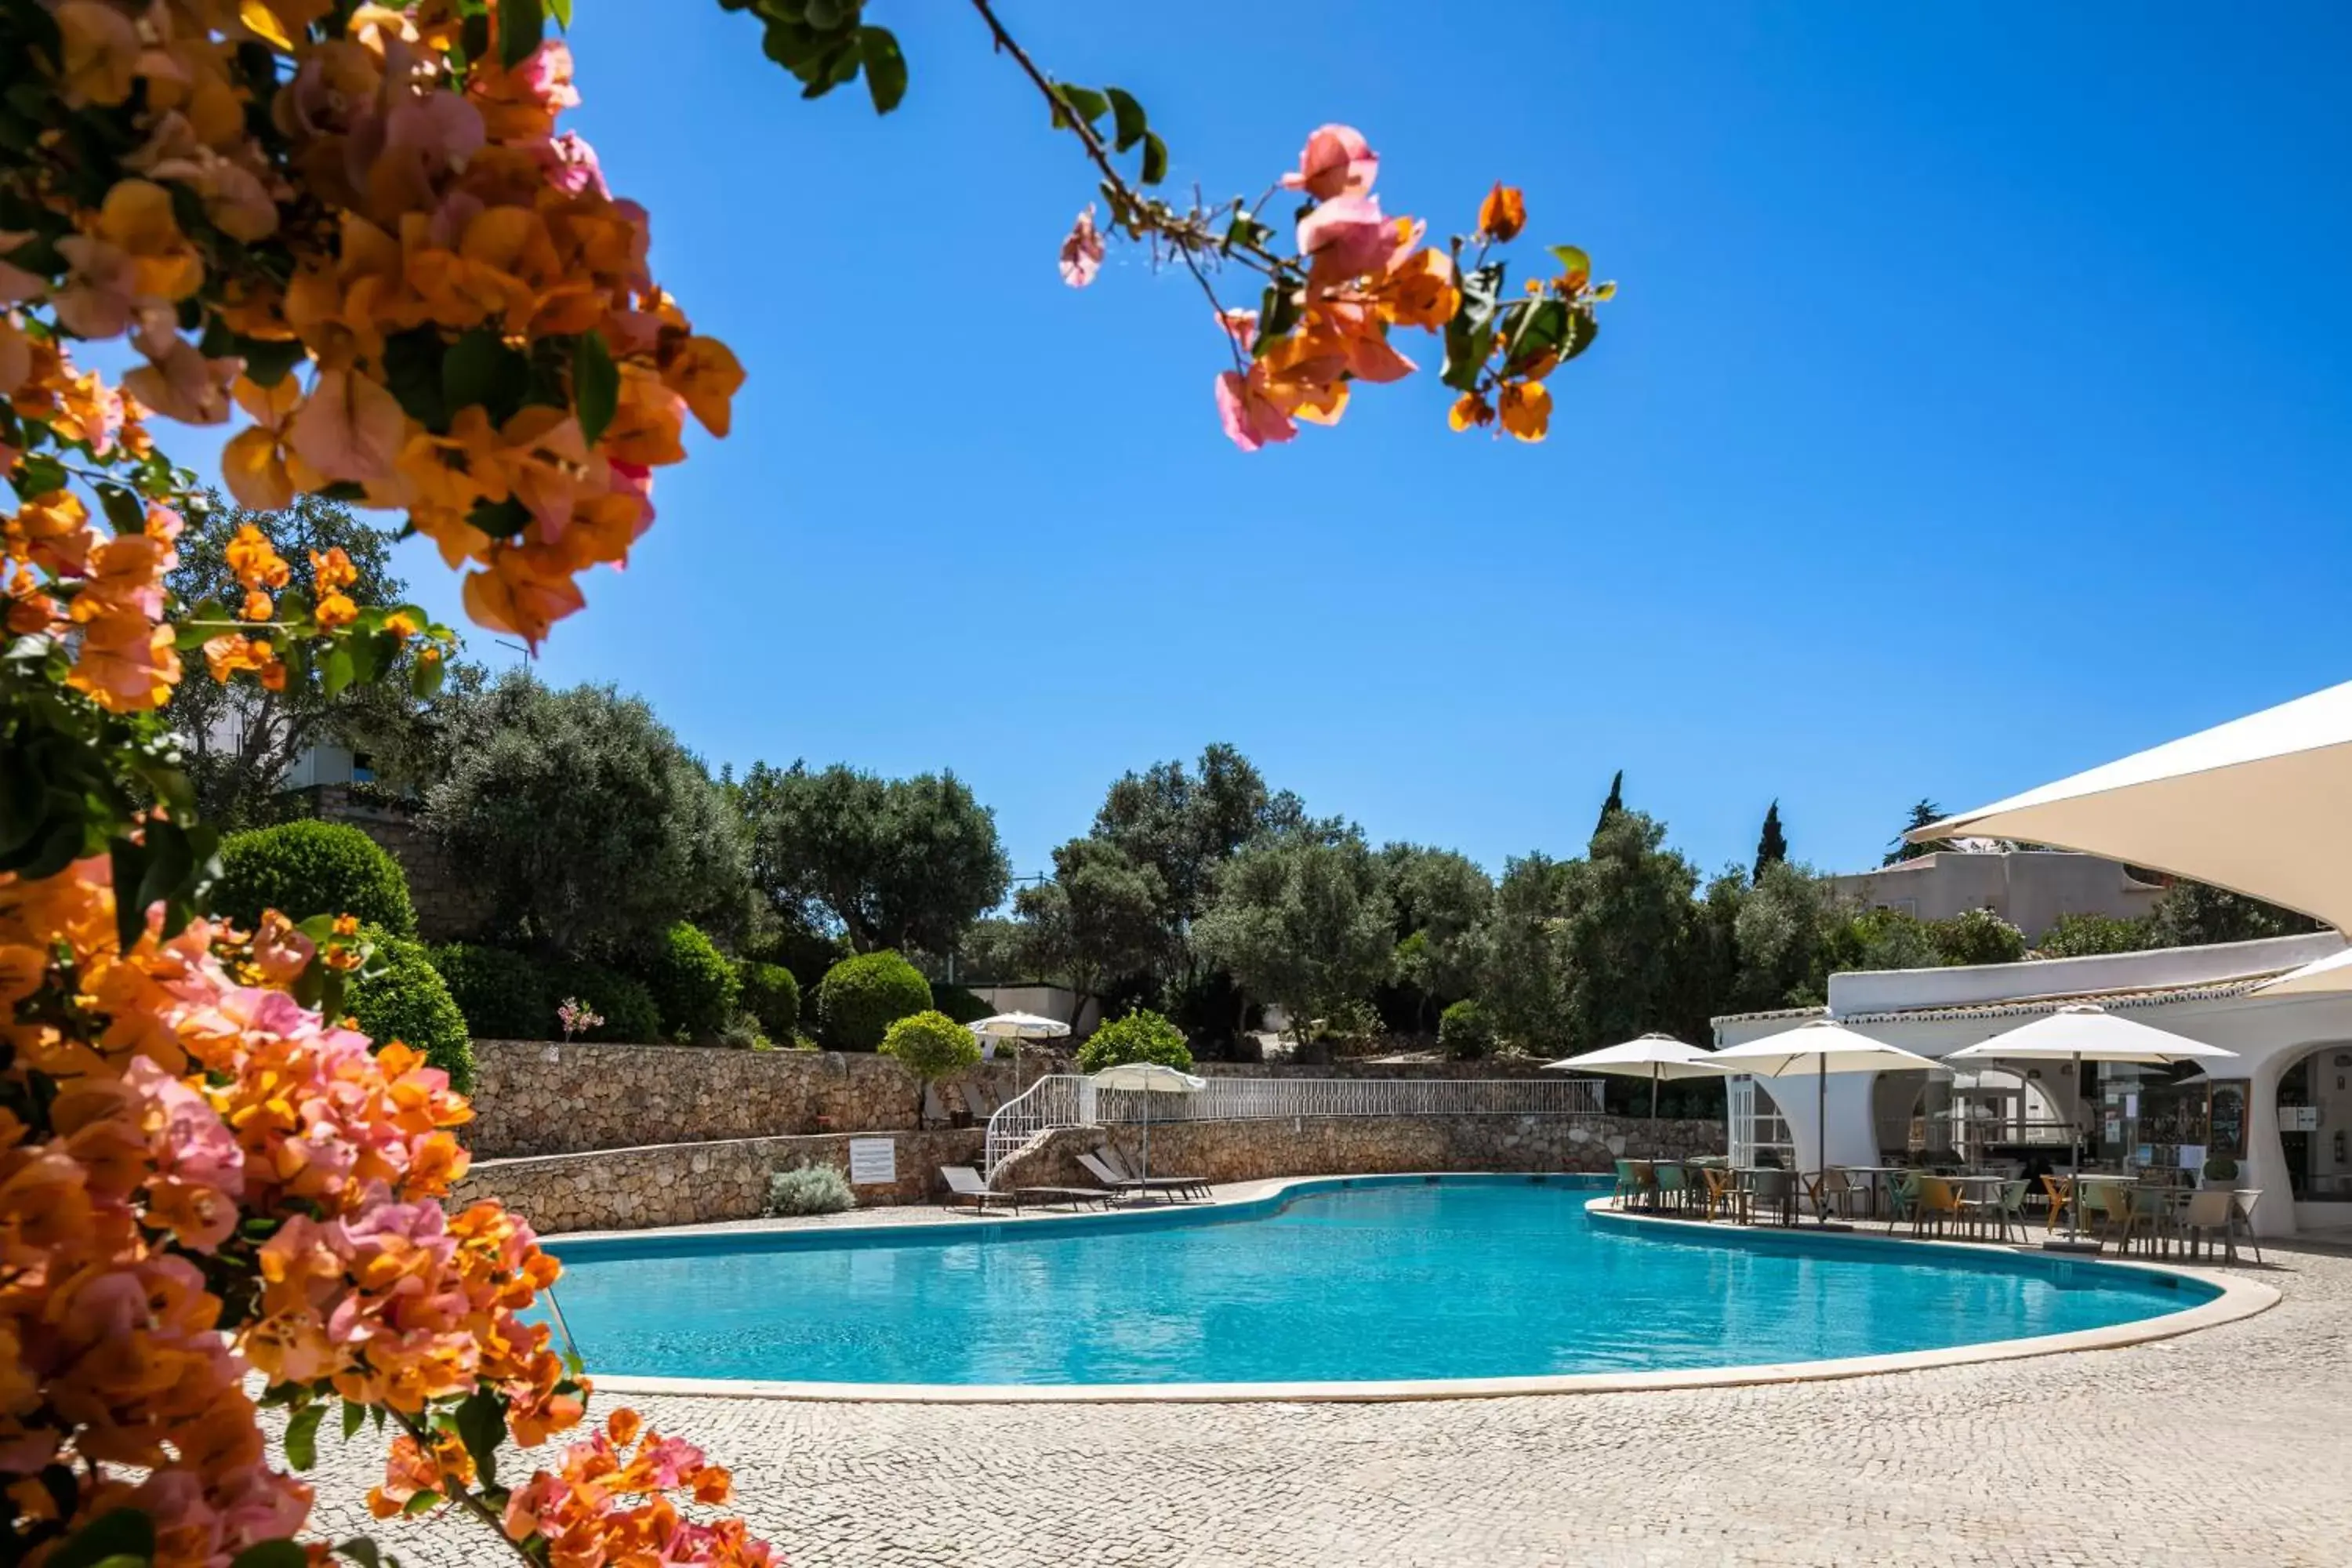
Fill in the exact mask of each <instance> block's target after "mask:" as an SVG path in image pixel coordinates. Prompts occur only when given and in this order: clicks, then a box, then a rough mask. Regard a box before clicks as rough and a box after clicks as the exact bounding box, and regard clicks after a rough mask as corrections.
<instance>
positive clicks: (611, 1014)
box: [541, 960, 662, 1046]
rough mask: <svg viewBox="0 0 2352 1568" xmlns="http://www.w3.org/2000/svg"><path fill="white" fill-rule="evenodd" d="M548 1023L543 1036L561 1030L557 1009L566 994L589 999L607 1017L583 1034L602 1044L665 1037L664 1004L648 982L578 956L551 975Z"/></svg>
mask: <svg viewBox="0 0 2352 1568" xmlns="http://www.w3.org/2000/svg"><path fill="white" fill-rule="evenodd" d="M547 994H548V1005H547V1026H546V1033H545V1034H543V1035H541V1038H542V1039H553V1038H555V1037H557V1035H558V1034H559V1033H560V1030H559V1029H558V1027H557V1026H556V1022H555V1009H556V1006H557V1005H558V1004H560V1003H561V1002H562V1001H563V1000H564V998H566V997H575V998H577V999H578V1000H580V1001H582V1002H584V1003H586V1004H587V1005H589V1007H590V1008H591V1009H593V1011H594V1012H595V1013H596V1014H597V1015H598V1016H601V1017H602V1018H603V1019H604V1022H603V1023H601V1024H599V1025H597V1026H595V1027H594V1028H593V1029H591V1030H589V1031H588V1032H587V1033H586V1034H584V1035H583V1036H581V1038H582V1039H583V1040H589V1041H593V1042H595V1043H596V1044H599V1045H610V1046H650V1045H657V1044H659V1043H660V1041H661V1037H662V1034H661V1008H660V1007H659V1006H657V1005H656V1004H655V1002H654V994H653V993H652V992H651V991H649V990H647V989H646V983H645V982H644V981H642V980H637V979H635V978H633V977H631V976H629V975H626V974H623V973H620V972H619V971H618V970H614V969H607V968H605V967H604V965H603V964H601V963H584V962H581V961H578V960H575V961H573V962H572V963H563V964H559V965H557V966H556V967H555V968H554V969H553V970H551V971H550V973H549V974H548V976H547Z"/></svg>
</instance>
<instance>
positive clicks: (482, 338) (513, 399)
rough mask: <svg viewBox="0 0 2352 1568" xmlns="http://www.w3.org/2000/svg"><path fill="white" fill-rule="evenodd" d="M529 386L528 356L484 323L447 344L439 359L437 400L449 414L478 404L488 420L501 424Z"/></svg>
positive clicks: (520, 400) (454, 413) (494, 423)
mask: <svg viewBox="0 0 2352 1568" xmlns="http://www.w3.org/2000/svg"><path fill="white" fill-rule="evenodd" d="M528 391H530V356H529V355H528V354H525V353H520V351H518V350H516V349H512V348H509V347H508V346H507V343H506V341H505V340H504V339H502V338H500V337H499V334H498V333H496V332H494V331H490V330H489V329H488V328H487V327H476V328H475V329H474V330H473V331H470V332H467V333H466V334H465V335H464V336H462V337H460V338H459V339H458V340H457V342H454V343H451V344H450V345H449V352H448V353H446V354H445V355H443V356H442V360H441V401H442V404H443V405H444V406H445V407H446V409H447V410H448V412H449V413H450V415H452V416H455V415H456V414H457V410H459V409H460V408H468V407H472V406H473V405H477V404H479V405H481V406H482V407H484V408H486V409H488V411H489V416H490V423H491V424H493V425H503V424H504V423H506V421H507V420H508V419H509V418H511V417H512V416H513V415H514V411H515V410H516V409H517V408H520V406H522V399H523V395H524V394H525V393H526V392H528Z"/></svg>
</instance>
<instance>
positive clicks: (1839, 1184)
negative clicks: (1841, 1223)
mask: <svg viewBox="0 0 2352 1568" xmlns="http://www.w3.org/2000/svg"><path fill="white" fill-rule="evenodd" d="M1805 1193H1806V1195H1807V1196H1808V1197H1810V1198H1811V1199H1812V1200H1813V1212H1814V1213H1815V1214H1817V1215H1822V1216H1823V1217H1824V1218H1826V1217H1827V1216H1829V1215H1837V1216H1838V1218H1840V1219H1847V1218H1851V1217H1852V1216H1853V1205H1854V1204H1855V1202H1856V1201H1857V1200H1858V1199H1860V1198H1861V1197H1862V1196H1863V1195H1864V1194H1863V1189H1862V1188H1860V1187H1857V1186H1855V1185H1854V1184H1853V1177H1852V1176H1850V1175H1848V1174H1846V1173H1844V1172H1843V1171H1841V1170H1839V1169H1838V1168H1837V1167H1835V1166H1834V1165H1832V1167H1830V1168H1829V1169H1828V1170H1826V1171H1820V1172H1816V1173H1814V1174H1813V1175H1812V1176H1811V1178H1810V1179H1809V1180H1808V1181H1807V1182H1806V1184H1805Z"/></svg>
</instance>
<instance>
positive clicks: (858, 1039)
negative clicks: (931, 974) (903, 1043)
mask: <svg viewBox="0 0 2352 1568" xmlns="http://www.w3.org/2000/svg"><path fill="white" fill-rule="evenodd" d="M930 1005H931V988H930V985H929V983H928V982H926V981H925V980H924V979H923V977H922V975H921V974H920V973H917V971H916V969H915V966H914V965H913V964H911V963H908V962H907V961H906V960H905V959H904V958H902V957H900V956H899V955H898V953H896V952H891V951H890V950H888V949H887V948H886V949H884V950H883V951H882V952H861V953H859V954H858V955H857V956H856V957H855V958H845V959H843V960H842V961H841V962H840V963H836V964H835V965H834V966H833V967H832V968H831V969H828V970H826V971H825V972H824V979H823V980H822V981H820V982H818V984H817V988H816V1017H817V1037H818V1038H820V1039H822V1040H823V1041H824V1043H825V1045H826V1047H828V1048H830V1049H833V1050H836V1051H870V1050H874V1049H876V1048H877V1047H880V1045H881V1044H882V1036H883V1034H884V1033H885V1032H886V1031H887V1030H888V1028H889V1027H890V1026H891V1025H893V1024H895V1023H897V1022H898V1020H899V1019H901V1018H905V1017H908V1016H912V1015H914V1014H917V1013H920V1012H924V1011H926V1010H928V1009H929V1007H930Z"/></svg>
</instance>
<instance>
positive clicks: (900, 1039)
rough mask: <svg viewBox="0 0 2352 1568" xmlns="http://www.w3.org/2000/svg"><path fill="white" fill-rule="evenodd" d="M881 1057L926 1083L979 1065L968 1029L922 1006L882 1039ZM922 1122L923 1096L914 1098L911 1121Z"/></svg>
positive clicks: (977, 1051) (976, 1044)
mask: <svg viewBox="0 0 2352 1568" xmlns="http://www.w3.org/2000/svg"><path fill="white" fill-rule="evenodd" d="M882 1054H883V1055H884V1056H886V1057H889V1058H892V1059H893V1060H895V1061H897V1062H898V1065H899V1066H900V1067H902V1068H906V1069H907V1070H908V1072H910V1073H912V1074H914V1075H915V1078H916V1080H917V1081H918V1082H919V1083H924V1084H929V1083H931V1082H933V1081H934V1080H936V1079H943V1078H946V1077H947V1076H948V1075H949V1074H950V1073H958V1072H962V1071H964V1070H965V1069H966V1068H976V1067H978V1066H979V1065H980V1042H979V1041H978V1040H976V1039H974V1038H973V1037H972V1033H971V1030H970V1029H967V1028H965V1027H964V1026H962V1025H961V1024H959V1023H957V1022H956V1021H955V1020H954V1019H953V1018H950V1017H949V1016H947V1015H946V1014H945V1013H940V1012H935V1011H933V1010H932V1009H930V1008H929V1007H926V1008H925V1009H923V1011H921V1012H919V1013H917V1014H914V1015H912V1016H908V1017H905V1018H901V1019H899V1020H898V1022H897V1023H895V1024H893V1025H891V1026H890V1027H889V1030H888V1031H887V1033H886V1034H884V1035H883V1037H882ZM922 1121H923V1096H922V1095H921V1094H919V1093H918V1094H917V1095H916V1097H915V1122H916V1125H918V1126H920V1125H921V1124H922Z"/></svg>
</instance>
